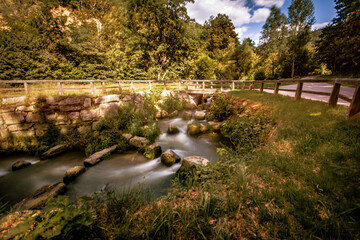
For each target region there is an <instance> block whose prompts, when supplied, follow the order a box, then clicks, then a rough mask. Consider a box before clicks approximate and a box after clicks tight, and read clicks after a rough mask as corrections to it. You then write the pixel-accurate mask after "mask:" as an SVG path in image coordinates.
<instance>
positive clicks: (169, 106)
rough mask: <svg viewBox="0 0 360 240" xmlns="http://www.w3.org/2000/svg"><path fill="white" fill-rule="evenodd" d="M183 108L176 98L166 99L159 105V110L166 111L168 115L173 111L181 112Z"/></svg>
mask: <svg viewBox="0 0 360 240" xmlns="http://www.w3.org/2000/svg"><path fill="white" fill-rule="evenodd" d="M182 108H183V106H182V103H181V101H180V99H179V98H177V97H171V96H169V97H166V98H165V99H164V101H163V103H162V104H161V109H163V110H165V111H167V112H168V113H172V112H174V111H175V110H178V111H181V110H182Z"/></svg>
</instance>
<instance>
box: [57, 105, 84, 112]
mask: <svg viewBox="0 0 360 240" xmlns="http://www.w3.org/2000/svg"><path fill="white" fill-rule="evenodd" d="M59 109H60V111H61V112H75V111H80V110H81V109H82V106H78V105H64V106H60V107H59Z"/></svg>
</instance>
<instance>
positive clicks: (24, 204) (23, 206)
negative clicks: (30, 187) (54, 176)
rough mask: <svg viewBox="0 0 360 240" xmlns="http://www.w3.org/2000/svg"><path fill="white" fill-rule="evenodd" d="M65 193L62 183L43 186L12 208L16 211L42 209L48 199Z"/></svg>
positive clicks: (64, 186)
mask: <svg viewBox="0 0 360 240" xmlns="http://www.w3.org/2000/svg"><path fill="white" fill-rule="evenodd" d="M65 191H66V185H65V184H64V183H62V182H58V183H54V184H49V185H45V186H43V187H41V188H40V189H38V190H37V191H36V192H35V193H34V194H33V195H31V196H30V197H27V198H25V199H24V200H22V201H21V202H19V203H18V204H16V205H15V207H14V208H15V209H18V210H27V209H39V208H41V207H43V206H44V205H45V203H46V202H47V201H48V200H49V199H51V198H53V197H56V196H58V195H59V194H63V193H64V192H65Z"/></svg>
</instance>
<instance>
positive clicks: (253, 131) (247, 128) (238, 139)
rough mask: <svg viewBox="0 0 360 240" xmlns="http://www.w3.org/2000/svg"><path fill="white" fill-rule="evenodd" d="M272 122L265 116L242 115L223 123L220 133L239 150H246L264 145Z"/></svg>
mask: <svg viewBox="0 0 360 240" xmlns="http://www.w3.org/2000/svg"><path fill="white" fill-rule="evenodd" d="M272 125H273V124H272V121H271V120H270V118H269V117H267V116H266V115H265V114H254V113H252V114H251V115H247V114H242V115H240V116H239V117H238V118H236V119H231V120H228V121H225V122H224V123H223V124H222V125H221V133H222V134H223V135H224V136H226V137H227V138H229V140H230V141H231V142H232V143H233V144H234V146H235V147H236V148H238V149H239V150H248V149H252V148H255V147H257V146H258V145H259V144H261V143H264V142H265V140H266V137H267V136H268V133H269V132H270V130H271V128H272Z"/></svg>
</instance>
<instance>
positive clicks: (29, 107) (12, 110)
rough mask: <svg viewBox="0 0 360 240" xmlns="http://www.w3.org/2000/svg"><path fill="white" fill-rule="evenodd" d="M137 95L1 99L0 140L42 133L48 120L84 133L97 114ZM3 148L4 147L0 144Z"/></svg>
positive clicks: (63, 128)
mask: <svg viewBox="0 0 360 240" xmlns="http://www.w3.org/2000/svg"><path fill="white" fill-rule="evenodd" d="M139 97H140V96H137V97H135V96H129V95H108V96H103V97H93V98H91V97H80V96H69V97H40V98H25V97H17V98H4V99H2V100H1V103H2V104H1V106H0V140H1V142H4V140H5V139H6V138H7V137H8V136H11V135H12V136H14V137H30V138H35V137H36V136H41V135H43V134H44V132H45V130H46V129H47V126H48V124H49V122H53V123H54V124H55V125H57V126H58V127H59V129H60V131H61V133H63V134H67V133H69V132H70V131H78V132H79V133H85V132H86V131H88V130H91V129H93V128H94V126H95V125H96V123H97V122H98V121H99V120H100V118H101V117H104V116H107V115H111V114H113V113H114V112H117V110H118V108H119V106H120V105H121V104H122V103H124V102H128V101H131V100H132V98H134V100H135V101H140V98H139ZM3 148H4V147H3Z"/></svg>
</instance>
